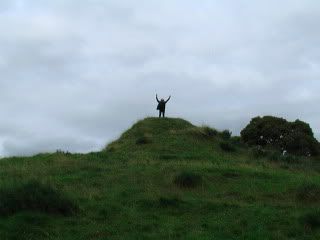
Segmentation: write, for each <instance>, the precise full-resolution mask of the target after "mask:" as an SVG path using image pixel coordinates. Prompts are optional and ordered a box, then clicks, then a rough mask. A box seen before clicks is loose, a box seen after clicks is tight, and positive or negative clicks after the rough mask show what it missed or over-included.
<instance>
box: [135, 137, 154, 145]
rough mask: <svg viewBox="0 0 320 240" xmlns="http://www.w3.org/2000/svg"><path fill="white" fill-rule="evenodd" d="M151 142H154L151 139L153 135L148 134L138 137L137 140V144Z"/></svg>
mask: <svg viewBox="0 0 320 240" xmlns="http://www.w3.org/2000/svg"><path fill="white" fill-rule="evenodd" d="M149 143H152V139H151V137H149V136H147V135H143V136H141V137H139V138H137V140H136V144H137V145H143V144H149Z"/></svg>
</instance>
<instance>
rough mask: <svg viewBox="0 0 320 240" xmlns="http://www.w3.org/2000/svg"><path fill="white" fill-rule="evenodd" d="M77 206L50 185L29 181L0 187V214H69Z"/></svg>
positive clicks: (74, 210)
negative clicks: (36, 212) (29, 212)
mask: <svg viewBox="0 0 320 240" xmlns="http://www.w3.org/2000/svg"><path fill="white" fill-rule="evenodd" d="M77 209H78V207H77V206H76V205H75V204H74V203H73V202H72V201H71V200H70V199H68V198H67V197H65V196H64V195H63V194H62V193H61V192H59V191H57V190H56V189H54V188H53V187H52V186H50V185H45V184H41V183H39V182H36V181H31V182H28V183H25V184H21V185H19V186H13V187H12V186H11V187H5V188H1V189H0V216H9V215H12V214H15V213H17V212H20V211H28V210H29V211H39V212H44V213H49V214H62V215H71V214H72V213H74V212H76V210H77Z"/></svg>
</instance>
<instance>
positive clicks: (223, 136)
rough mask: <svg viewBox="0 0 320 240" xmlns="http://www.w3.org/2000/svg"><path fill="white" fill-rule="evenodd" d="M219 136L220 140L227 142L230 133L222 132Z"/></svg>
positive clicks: (227, 131)
mask: <svg viewBox="0 0 320 240" xmlns="http://www.w3.org/2000/svg"><path fill="white" fill-rule="evenodd" d="M219 135H220V137H221V138H222V139H224V140H229V139H230V138H231V135H232V132H230V131H229V130H223V131H222V132H220V134H219Z"/></svg>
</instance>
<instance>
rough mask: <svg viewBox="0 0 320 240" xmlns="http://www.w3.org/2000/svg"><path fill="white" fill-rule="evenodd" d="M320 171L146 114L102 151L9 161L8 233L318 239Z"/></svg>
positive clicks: (5, 191)
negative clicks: (145, 117)
mask: <svg viewBox="0 0 320 240" xmlns="http://www.w3.org/2000/svg"><path fill="white" fill-rule="evenodd" d="M319 172H320V166H319V160H318V159H307V158H306V159H296V158H282V157H281V156H277V157H275V156H267V155H264V154H263V153H260V152H259V151H257V150H256V149H248V148H247V147H246V146H242V145H241V143H239V141H238V140H237V138H229V136H228V134H226V133H222V132H218V131H216V130H214V129H211V128H209V127H197V126H194V125H192V124H191V123H189V122H187V121H185V120H182V119H169V118H167V119H158V118H147V119H144V120H142V121H139V122H137V123H136V124H135V125H133V127H132V128H131V129H129V130H128V131H126V132H125V133H123V135H122V136H121V137H120V138H119V139H118V140H116V141H114V142H112V143H111V144H109V145H108V146H107V147H106V148H105V149H103V150H102V151H101V152H95V153H89V154H70V153H64V152H56V153H53V154H39V155H36V156H33V157H12V158H7V159H3V160H1V161H0V239H1V240H5V239H64V240H65V239H66V240H68V239H70V240H71V239H77V240H78V239H86V240H87V239H320V175H319Z"/></svg>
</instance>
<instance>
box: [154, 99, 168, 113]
mask: <svg viewBox="0 0 320 240" xmlns="http://www.w3.org/2000/svg"><path fill="white" fill-rule="evenodd" d="M170 98H171V96H170V97H169V98H168V99H167V101H164V100H161V101H159V99H158V96H156V99H157V102H158V106H157V110H159V111H160V112H164V111H165V110H166V103H167V102H169V100H170Z"/></svg>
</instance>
